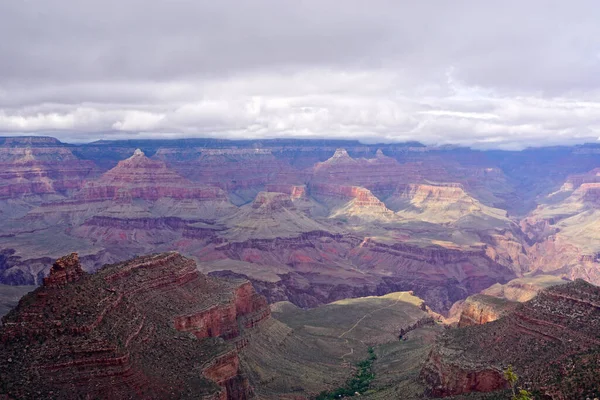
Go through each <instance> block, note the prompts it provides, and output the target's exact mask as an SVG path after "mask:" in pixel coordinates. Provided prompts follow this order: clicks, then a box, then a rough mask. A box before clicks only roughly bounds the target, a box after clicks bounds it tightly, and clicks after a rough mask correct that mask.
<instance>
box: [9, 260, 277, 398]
mask: <svg viewBox="0 0 600 400" xmlns="http://www.w3.org/2000/svg"><path fill="white" fill-rule="evenodd" d="M269 315H270V310H269V307H268V306H267V303H266V301H265V299H264V298H263V297H262V296H260V295H258V294H256V293H255V292H254V289H253V288H252V286H251V284H250V283H249V282H247V281H230V282H226V281H222V280H216V279H212V278H208V277H206V276H204V275H202V274H201V273H199V272H198V271H197V269H196V265H195V263H194V261H192V260H189V259H187V258H185V257H183V256H181V255H179V254H177V253H163V254H158V255H151V256H146V257H138V258H135V259H132V260H129V261H126V262H123V263H120V264H115V265H108V266H105V267H104V268H102V269H100V270H99V271H98V272H97V273H96V274H93V275H90V274H87V273H85V272H84V271H83V270H82V269H81V265H80V264H79V257H78V256H77V254H76V253H73V254H71V255H69V256H67V257H63V258H61V259H59V260H58V261H57V262H56V263H55V264H54V265H53V267H52V270H51V272H50V275H49V276H48V277H47V278H46V279H45V280H44V285H43V286H42V287H39V288H38V289H36V290H35V291H33V292H31V293H29V294H28V295H26V296H25V297H24V298H23V299H22V300H21V301H20V302H19V305H18V306H17V308H16V309H14V310H12V311H11V312H9V313H8V314H7V315H6V316H5V317H4V318H3V322H4V325H3V326H2V329H1V330H0V341H1V342H2V348H1V349H0V354H1V357H2V360H3V362H2V363H1V365H0V379H1V386H0V394H4V395H8V397H9V398H45V399H52V398H56V399H59V398H60V399H70V398H83V397H84V396H89V397H90V398H111V399H122V398H134V397H137V398H194V399H198V398H201V399H215V400H216V399H246V398H250V397H252V388H251V386H250V385H249V383H248V380H247V378H246V377H245V376H244V375H243V374H242V373H241V371H240V367H239V363H240V361H239V358H238V350H239V349H240V348H242V347H243V346H244V345H245V342H246V341H247V339H246V331H247V330H248V329H251V328H252V327H254V326H255V325H256V324H258V323H260V322H261V321H263V320H265V319H267V318H269Z"/></svg>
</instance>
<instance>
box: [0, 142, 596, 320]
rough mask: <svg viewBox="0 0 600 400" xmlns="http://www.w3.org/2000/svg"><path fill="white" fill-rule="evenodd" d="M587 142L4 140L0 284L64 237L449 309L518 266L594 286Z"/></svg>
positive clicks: (318, 294) (94, 258)
mask: <svg viewBox="0 0 600 400" xmlns="http://www.w3.org/2000/svg"><path fill="white" fill-rule="evenodd" d="M593 150H594V147H593V146H592V145H586V146H578V147H573V148H558V149H556V148H548V149H538V150H527V151H524V152H503V153H502V154H501V155H499V154H498V153H497V152H493V151H489V152H483V151H475V150H470V149H464V148H455V147H451V146H446V147H427V146H423V145H421V144H419V143H405V144H381V145H365V144H361V143H359V142H355V141H311V140H304V141H303V140H280V139H278V140H263V141H223V140H213V139H189V140H173V141H169V140H154V141H153V140H140V141H122V142H121V141H100V142H94V143H90V144H83V145H70V144H65V143H61V142H59V141H58V140H56V139H53V138H44V137H23V138H4V139H3V141H2V143H0V154H2V157H1V158H0V159H1V160H2V162H4V163H5V164H4V165H5V173H4V175H0V192H2V193H5V195H4V197H2V198H1V199H0V228H2V234H1V235H0V251H1V252H2V253H1V254H3V255H2V256H1V257H0V283H4V284H11V285H39V284H41V283H42V281H43V279H44V277H45V276H46V275H47V274H48V272H49V267H48V265H50V264H51V261H52V260H53V259H55V258H58V257H60V256H61V255H62V254H64V253H66V252H69V251H73V250H76V251H77V252H78V253H79V254H80V257H81V263H82V265H83V268H84V269H85V270H86V271H88V272H93V271H95V270H96V269H98V268H100V267H101V266H102V265H104V264H106V263H111V262H117V261H120V260H123V259H125V258H129V257H131V256H134V255H137V254H146V253H148V252H155V251H159V252H160V251H172V250H175V251H179V252H181V253H182V254H185V255H186V256H189V257H192V258H194V259H195V260H196V261H197V262H198V264H199V268H200V269H201V270H202V271H203V272H205V273H209V274H213V275H218V276H230V277H239V278H244V279H249V280H250V281H251V282H252V283H253V285H254V287H255V288H256V289H257V290H258V291H259V292H260V293H261V294H263V295H264V296H265V297H266V298H267V299H268V300H269V301H270V302H274V301H282V300H289V301H292V302H293V303H295V304H297V305H299V306H301V307H314V306H316V305H319V304H324V303H328V302H331V301H336V300H340V299H343V298H347V297H357V296H366V295H381V294H385V293H388V292H391V291H397V290H414V291H415V293H417V294H418V295H419V296H421V297H422V298H424V299H425V300H426V301H427V302H428V304H429V305H430V306H431V307H432V308H433V309H435V310H436V311H438V312H441V313H445V314H447V313H448V312H449V311H450V309H451V307H452V305H453V304H454V303H455V302H457V301H460V300H464V299H465V298H466V297H468V296H470V295H474V294H477V293H479V292H480V291H481V290H483V289H485V288H487V287H489V286H491V285H493V284H495V283H500V284H503V283H506V282H508V281H510V280H512V279H515V278H519V277H525V276H529V275H535V274H545V275H548V274H550V275H555V276H559V277H566V278H569V279H576V278H579V277H581V278H584V279H586V280H588V281H590V282H594V283H599V282H600V275H598V272H597V271H598V268H597V267H598V266H597V263H596V261H595V254H596V251H595V250H596V249H595V248H592V247H590V243H589V242H591V241H593V238H594V236H593V235H594V233H593V232H594V230H593V226H594V223H595V219H594V218H595V211H594V210H595V208H594V206H593V204H594V198H595V197H594V196H593V193H594V191H593V190H594V189H593V185H594V184H595V183H594V180H595V179H596V178H595V176H596V175H595V172H594V169H593V168H590V166H593V167H594V168H595V167H597V165H600V155H598V153H597V152H594V151H593ZM536 152H537V153H536ZM532 159H535V160H538V159H539V160H540V162H541V163H542V165H543V166H544V167H545V169H543V168H540V167H539V165H536V164H532V163H531V160H532ZM549 159H550V160H551V159H554V160H556V159H560V160H561V161H564V164H565V165H563V166H561V168H557V166H556V165H554V164H551V163H550V162H549V161H548V160H549ZM574 160H577V162H575V161H574ZM517 166H520V167H519V168H521V169H520V170H517ZM588 168H589V169H588ZM587 171H591V172H587ZM532 180H536V182H537V183H535V184H532V183H531V182H532ZM15 185H16V186H15ZM526 185H530V186H532V188H534V189H531V190H529V189H528V190H525V186H526ZM590 185H592V186H590ZM584 192H585V193H584ZM577 204H582V205H583V206H578V205H577ZM582 207H583V208H582ZM566 208H569V209H573V210H575V211H574V212H573V213H571V214H569V215H568V218H567V217H566V216H567V214H566V212H565V211H564V210H565V209H566ZM586 226H587V227H588V228H585V227H586ZM581 229H584V230H585V229H587V230H585V232H588V233H584V234H583V235H582V234H579V233H577V234H576V233H575V232H580V231H581ZM67 243H68V245H67ZM599 251H600V250H599Z"/></svg>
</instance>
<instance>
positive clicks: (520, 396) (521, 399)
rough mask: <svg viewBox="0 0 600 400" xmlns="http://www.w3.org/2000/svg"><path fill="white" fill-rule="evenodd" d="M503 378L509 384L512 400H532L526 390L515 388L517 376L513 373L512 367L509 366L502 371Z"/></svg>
mask: <svg viewBox="0 0 600 400" xmlns="http://www.w3.org/2000/svg"><path fill="white" fill-rule="evenodd" d="M504 378H505V379H506V380H507V381H508V383H509V384H510V389H511V390H512V394H513V396H512V400H533V398H532V397H531V393H529V392H528V391H527V390H524V389H521V388H518V387H517V381H518V380H519V377H518V376H517V374H515V371H513V367H512V365H509V366H508V368H506V370H504Z"/></svg>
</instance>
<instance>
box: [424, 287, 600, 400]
mask: <svg viewBox="0 0 600 400" xmlns="http://www.w3.org/2000/svg"><path fill="white" fill-rule="evenodd" d="M599 321H600V288H598V287H596V286H594V285H591V284H589V283H587V282H585V281H583V280H577V281H575V282H572V283H568V284H564V285H558V286H553V287H551V288H549V289H546V290H544V291H542V292H541V293H540V294H538V295H537V296H536V297H535V298H533V299H532V300H530V301H528V302H526V303H523V304H521V305H519V306H518V307H517V308H516V309H515V310H514V311H512V312H510V313H508V314H507V315H506V316H504V317H503V318H500V319H499V320H497V321H494V322H490V323H487V324H484V325H476V326H470V327H466V328H460V329H451V330H449V331H447V332H446V333H445V334H444V336H443V337H442V338H441V340H440V341H439V342H438V343H437V345H436V346H435V348H434V349H433V350H432V352H431V354H430V356H429V359H428V362H427V364H426V365H425V366H424V367H423V370H422V372H421V377H422V379H423V380H424V381H425V382H426V383H427V385H428V387H429V393H430V394H432V395H434V396H438V397H439V396H448V395H457V394H463V393H468V392H472V391H484V392H487V391H495V390H502V389H504V388H506V385H507V383H506V381H505V379H504V377H503V375H502V370H503V369H504V368H506V366H508V365H509V364H510V365H513V366H514V367H515V370H516V372H517V374H518V375H519V376H520V377H521V382H520V385H522V386H523V387H525V388H526V389H528V390H532V391H535V392H536V393H537V394H538V396H540V397H541V396H548V397H549V398H553V399H581V398H586V397H590V398H593V397H598V395H600V393H599V391H598V385H597V384H598V379H597V378H598V374H599V373H600V333H599V332H600V329H599V328H600V325H599Z"/></svg>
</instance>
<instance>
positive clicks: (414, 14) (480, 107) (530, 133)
mask: <svg viewBox="0 0 600 400" xmlns="http://www.w3.org/2000/svg"><path fill="white" fill-rule="evenodd" d="M598 21H600V2H598V1H595V0H590V1H579V0H575V1H564V0H560V1H552V0H527V1H523V0H519V1H513V0H508V1H506V0H504V1H481V0H473V1H460V0H453V1H433V0H432V1H416V0H414V1H401V0H390V1H383V0H382V1H377V0H368V1H367V0H361V1H358V0H314V1H312V0H310V1H302V0H293V1H292V0H289V1H288V0H272V1H270V0H269V1H267V0H237V1H229V0H217V1H215V0H211V1H208V0H189V1H188V0H169V1H167V0H77V1H73V0H0V134H1V135H8V134H32V133H34V134H40V133H44V134H49V135H52V136H55V137H58V138H60V139H62V140H65V141H72V142H73V141H90V140H96V139H100V138H136V137H151V138H155V137H161V138H167V137H219V138H273V137H299V138H311V137H319V138H321V137H330V138H352V139H360V140H362V141H364V142H394V141H406V140H419V141H422V142H424V143H429V144H434V143H435V144H446V143H456V144H465V145H471V146H475V147H480V148H511V149H512V148H523V147H525V146H530V145H553V144H571V143H583V142H595V141H597V140H598V137H599V136H600V23H599V22H598Z"/></svg>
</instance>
